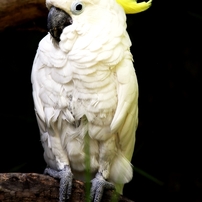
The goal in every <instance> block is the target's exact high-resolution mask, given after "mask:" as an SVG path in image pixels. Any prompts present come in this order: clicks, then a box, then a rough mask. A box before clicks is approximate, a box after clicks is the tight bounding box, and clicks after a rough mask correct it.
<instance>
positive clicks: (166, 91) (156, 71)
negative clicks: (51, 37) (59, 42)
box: [0, 0, 202, 202]
mask: <svg viewBox="0 0 202 202" xmlns="http://www.w3.org/2000/svg"><path fill="white" fill-rule="evenodd" d="M199 2H200V1H197V0H191V1H185V0H184V1H182V0H175V1H174V0H173V1H166V0H153V4H152V7H151V8H150V9H149V10H147V11H145V12H143V13H140V14H136V15H128V16H127V22H128V32H129V35H130V37H131V40H132V44H133V45H132V47H131V51H132V53H133V56H134V61H135V62H134V66H135V69H136V73H137V77H138V81H139V127H138V130H137V141H136V147H135V151H134V156H133V160H132V163H133V165H134V177H133V180H132V181H131V182H130V183H129V184H127V185H126V186H125V192H124V195H125V196H127V197H128V198H130V199H132V200H135V202H149V201H152V202H153V201H155V202H168V201H169V202H170V201H172V202H175V201H176V202H177V201H183V202H202V165H201V154H202V141H201V135H202V130H201V114H202V110H201V103H202V98H201V86H202V85H201V84H202V74H201V73H202V72H201V70H202V31H201V30H202V8H201V7H200V6H199V5H200V4H199ZM38 28H42V30H44V29H46V19H39V20H36V21H33V22H30V23H29V24H28V25H23V26H20V27H17V28H15V29H14V28H8V29H6V30H4V31H3V32H1V33H0V41H1V43H0V93H1V98H0V107H1V110H0V124H1V125H0V126H1V132H0V172H36V173H42V172H43V170H44V168H45V166H46V165H45V162H44V160H43V149H42V146H41V143H40V138H39V131H38V126H37V123H36V119H35V114H34V107H33V101H32V86H31V82H30V74H31V68H32V63H33V59H34V56H35V53H36V49H37V46H38V42H39V41H40V40H41V39H42V37H43V36H45V35H46V31H42V30H39V29H38Z"/></svg>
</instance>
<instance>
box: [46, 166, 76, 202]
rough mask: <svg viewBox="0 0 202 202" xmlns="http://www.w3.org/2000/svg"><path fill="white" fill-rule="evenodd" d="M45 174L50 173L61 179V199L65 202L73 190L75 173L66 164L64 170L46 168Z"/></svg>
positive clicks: (61, 201)
mask: <svg viewBox="0 0 202 202" xmlns="http://www.w3.org/2000/svg"><path fill="white" fill-rule="evenodd" d="M44 174H49V175H50V176H52V177H54V178H58V179H60V195H59V201H60V202H65V200H66V199H69V197H70V195H71V192H72V180H73V174H72V172H71V169H70V167H69V166H65V167H64V169H63V170H61V171H56V170H53V169H52V168H46V169H45V171H44Z"/></svg>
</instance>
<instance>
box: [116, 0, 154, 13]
mask: <svg viewBox="0 0 202 202" xmlns="http://www.w3.org/2000/svg"><path fill="white" fill-rule="evenodd" d="M116 1H117V3H119V4H120V5H121V6H122V7H123V9H124V11H125V13H126V14H135V13H140V12H142V11H145V10H147V9H148V8H149V7H150V6H151V2H152V0H149V1H148V2H145V1H144V2H140V3H137V1H136V0H116Z"/></svg>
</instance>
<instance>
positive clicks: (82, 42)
mask: <svg viewBox="0 0 202 202" xmlns="http://www.w3.org/2000/svg"><path fill="white" fill-rule="evenodd" d="M150 4H151V1H149V2H142V3H137V2H136V1H134V0H117V1H116V0H46V6H47V8H48V9H49V14H48V30H49V33H48V34H47V35H46V36H45V37H44V38H43V39H42V40H41V41H40V43H39V47H38V50H37V53H36V56H35V59H34V63H33V68H32V75H31V81H32V86H33V99H34V105H35V112H36V117H37V121H38V126H39V129H40V137H41V143H42V145H43V148H44V159H45V161H46V163H47V168H46V169H45V172H44V173H45V174H49V175H50V176H52V177H55V178H59V179H60V195H59V200H60V202H64V201H65V200H66V199H68V198H69V196H70V194H71V188H72V180H73V178H75V179H78V180H81V181H84V182H85V181H87V177H86V176H88V174H87V171H88V172H89V173H90V177H91V179H90V180H91V191H90V197H91V199H92V200H94V201H95V202H99V201H100V200H101V198H102V193H103V190H104V189H111V188H116V190H117V192H119V193H120V194H122V190H123V186H124V184H125V183H127V182H129V181H130V180H131V179H132V176H133V169H132V165H131V158H132V155H133V151H134V145H135V132H136V129H137V125H138V83H137V78H136V74H135V70H134V67H133V58H132V54H131V52H130V46H131V41H130V38H129V36H128V33H127V31H126V13H127V12H128V13H137V12H141V11H143V10H146V9H147V8H148V7H149V6H150Z"/></svg>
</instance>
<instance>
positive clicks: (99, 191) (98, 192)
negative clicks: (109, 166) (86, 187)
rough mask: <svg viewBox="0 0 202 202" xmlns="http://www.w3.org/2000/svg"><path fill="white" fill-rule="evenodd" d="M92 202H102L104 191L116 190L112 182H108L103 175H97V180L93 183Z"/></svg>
mask: <svg viewBox="0 0 202 202" xmlns="http://www.w3.org/2000/svg"><path fill="white" fill-rule="evenodd" d="M91 182H92V185H91V193H90V194H91V200H94V202H100V201H101V199H102V195H103V192H104V189H115V186H114V184H113V183H111V182H107V181H106V180H105V179H104V178H103V176H102V174H101V173H97V174H96V176H95V178H94V179H93V180H92V181H91Z"/></svg>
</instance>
